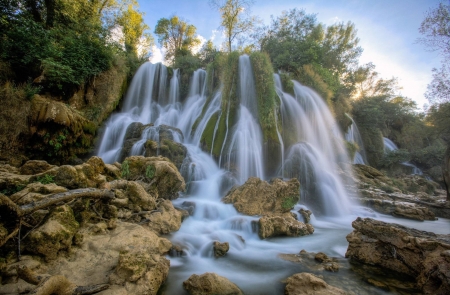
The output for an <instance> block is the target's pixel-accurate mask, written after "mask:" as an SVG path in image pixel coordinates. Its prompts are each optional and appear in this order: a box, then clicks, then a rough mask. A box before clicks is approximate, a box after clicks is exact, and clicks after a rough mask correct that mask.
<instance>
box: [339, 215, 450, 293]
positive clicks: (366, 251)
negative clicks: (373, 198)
mask: <svg viewBox="0 0 450 295" xmlns="http://www.w3.org/2000/svg"><path fill="white" fill-rule="evenodd" d="M352 226H353V228H354V231H353V232H352V233H350V234H349V235H348V236H347V241H348V242H349V246H348V249H347V253H346V254H345V256H346V257H347V258H350V259H351V260H356V261H358V262H361V263H365V264H369V265H376V266H379V267H382V268H387V269H390V270H393V271H396V272H398V273H401V274H404V275H408V276H410V277H412V278H414V279H415V280H416V284H417V287H418V288H419V289H420V290H422V292H423V293H424V294H433V295H439V294H442V295H443V294H450V235H438V234H434V233H431V232H424V231H419V230H416V229H411V228H407V227H404V226H401V225H398V224H390V223H385V222H382V221H377V220H374V219H370V218H364V219H362V218H359V217H358V218H357V219H356V220H355V221H353V223H352Z"/></svg>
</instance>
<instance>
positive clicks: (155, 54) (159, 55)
mask: <svg viewBox="0 0 450 295" xmlns="http://www.w3.org/2000/svg"><path fill="white" fill-rule="evenodd" d="M150 51H151V53H152V55H151V56H150V59H149V60H150V62H151V63H154V64H155V63H158V62H164V55H165V49H164V48H159V47H157V46H156V45H153V46H152V48H151V50H150Z"/></svg>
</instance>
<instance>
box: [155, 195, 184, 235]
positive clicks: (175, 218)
mask: <svg viewBox="0 0 450 295" xmlns="http://www.w3.org/2000/svg"><path fill="white" fill-rule="evenodd" d="M181 218H182V213H181V212H180V211H178V210H176V209H175V208H174V207H173V205H172V202H171V201H169V200H161V202H160V203H159V204H158V207H157V210H156V211H155V212H152V213H151V214H150V215H149V217H148V219H149V223H148V224H147V226H148V227H149V228H150V229H151V230H153V231H154V232H156V233H157V234H161V235H166V234H169V233H171V232H173V231H177V230H179V229H180V227H181Z"/></svg>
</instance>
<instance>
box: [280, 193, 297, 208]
mask: <svg viewBox="0 0 450 295" xmlns="http://www.w3.org/2000/svg"><path fill="white" fill-rule="evenodd" d="M299 199H300V197H299V196H298V195H293V196H287V197H286V198H285V199H284V200H283V202H282V203H281V207H282V208H283V209H292V208H293V207H294V206H295V204H297V202H298V201H299Z"/></svg>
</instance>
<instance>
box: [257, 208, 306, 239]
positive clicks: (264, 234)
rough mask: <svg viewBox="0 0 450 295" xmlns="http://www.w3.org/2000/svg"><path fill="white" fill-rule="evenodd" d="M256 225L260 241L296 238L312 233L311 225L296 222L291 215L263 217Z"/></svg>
mask: <svg viewBox="0 0 450 295" xmlns="http://www.w3.org/2000/svg"><path fill="white" fill-rule="evenodd" d="M258 224H259V231H258V235H259V237H260V238H261V239H265V238H269V237H275V236H290V237H298V236H305V235H310V234H312V233H313V232H314V228H313V226H312V225H311V224H304V223H303V222H300V221H298V220H297V219H295V218H294V216H293V215H292V214H291V213H285V214H282V215H267V216H263V217H261V218H260V219H259V222H258Z"/></svg>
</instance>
